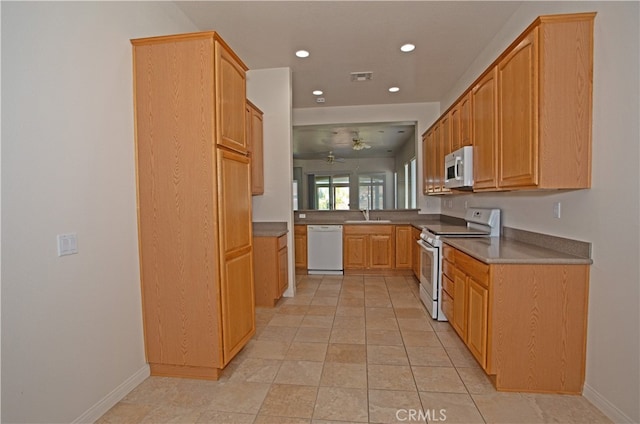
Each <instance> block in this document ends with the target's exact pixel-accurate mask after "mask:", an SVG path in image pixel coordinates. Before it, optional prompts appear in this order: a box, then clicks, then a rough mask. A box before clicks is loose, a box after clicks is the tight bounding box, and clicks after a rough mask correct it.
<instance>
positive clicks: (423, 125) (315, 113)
mask: <svg viewBox="0 0 640 424" xmlns="http://www.w3.org/2000/svg"><path fill="white" fill-rule="evenodd" d="M439 116H440V103H402V104H391V105H368V106H339V107H314V108H298V109H294V110H293V125H296V126H297V125H320V124H350V123H367V122H396V121H398V122H399V121H415V122H417V126H416V150H415V151H416V157H417V158H422V142H421V141H422V133H423V132H425V131H426V130H427V128H429V126H431V124H433V123H434V122H435V120H436V119H437V118H438V117H439ZM417 176H418V179H419V180H421V179H422V160H419V161H418V172H417ZM418 190H422V184H421V183H420V182H419V183H418ZM418 208H420V209H421V211H420V212H421V213H439V212H440V199H438V198H433V197H430V198H427V197H425V196H418Z"/></svg>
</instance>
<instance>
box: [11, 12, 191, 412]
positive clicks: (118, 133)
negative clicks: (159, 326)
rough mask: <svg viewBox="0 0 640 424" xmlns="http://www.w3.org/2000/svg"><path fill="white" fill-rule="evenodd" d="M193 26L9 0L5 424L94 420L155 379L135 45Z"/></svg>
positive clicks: (170, 16) (157, 16) (163, 16)
mask: <svg viewBox="0 0 640 424" xmlns="http://www.w3.org/2000/svg"><path fill="white" fill-rule="evenodd" d="M194 29H195V28H194V27H193V24H191V23H190V21H188V20H187V19H186V18H185V17H184V15H183V14H182V13H181V12H180V10H179V9H177V8H176V7H175V5H174V4H173V3H168V2H167V3H155V4H154V3H146V2H95V3H94V2H85V3H81V2H38V3H36V2H3V3H2V206H3V209H2V422H71V421H73V420H75V419H79V418H80V419H82V420H83V421H85V422H90V421H93V420H95V419H96V418H98V417H99V416H100V415H101V414H102V413H103V412H105V411H106V409H105V408H109V407H110V406H111V405H112V404H113V402H115V401H117V400H118V399H117V398H118V397H119V396H120V397H121V396H123V395H124V394H126V393H127V391H129V390H131V389H132V388H133V387H135V385H136V384H137V383H139V382H140V380H141V379H143V378H144V377H145V376H146V375H148V367H147V365H146V363H145V357H144V350H143V336H142V314H141V306H140V302H141V300H140V285H139V284H140V283H139V268H138V244H137V243H138V239H137V225H136V194H135V170H134V144H133V101H132V70H131V69H132V67H131V45H130V43H129V39H130V38H136V37H143V36H151V35H160V34H167V33H174V32H187V31H193V30H194ZM66 232H77V234H78V247H79V253H78V254H77V255H72V256H64V257H58V256H57V254H56V234H60V233H66Z"/></svg>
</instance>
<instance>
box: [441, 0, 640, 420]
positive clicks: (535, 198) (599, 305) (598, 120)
mask: <svg viewBox="0 0 640 424" xmlns="http://www.w3.org/2000/svg"><path fill="white" fill-rule="evenodd" d="M638 5H639V4H638V2H626V3H616V2H598V3H596V2H554V3H542V2H525V3H524V4H523V5H522V6H521V7H520V8H519V9H518V11H517V12H516V13H515V14H514V15H513V16H512V17H511V18H510V20H509V21H508V23H507V24H506V25H505V27H504V28H503V30H501V31H500V33H499V34H497V36H496V37H495V39H494V40H493V41H492V42H491V43H490V44H489V45H488V46H487V47H486V49H485V50H484V51H483V52H481V53H480V54H479V56H478V57H477V59H476V60H475V62H474V63H473V65H472V66H471V67H470V68H469V69H468V70H467V72H466V73H465V75H464V77H463V78H462V79H461V80H460V81H459V82H458V85H457V87H456V88H455V89H453V90H452V91H451V92H450V93H449V94H448V95H447V96H446V98H445V99H443V103H442V105H443V109H442V110H445V109H446V108H447V107H448V106H449V105H450V104H451V103H452V102H453V101H454V100H455V99H456V98H457V97H458V96H459V95H460V94H461V93H462V91H463V90H464V89H465V88H466V87H467V86H468V85H469V84H471V82H473V80H474V79H475V78H476V77H477V76H478V75H480V73H481V72H482V71H483V70H484V69H485V68H486V67H487V66H488V65H489V64H490V63H491V62H492V61H493V60H494V59H495V58H496V57H497V56H498V55H499V54H500V53H501V52H502V50H503V49H504V48H505V47H506V46H507V45H508V44H509V43H510V42H511V41H512V40H513V39H514V38H515V37H516V36H517V35H518V34H519V33H520V32H521V31H522V30H523V29H524V28H525V27H526V26H528V25H529V24H530V23H531V22H532V21H533V20H534V19H535V18H536V17H537V16H538V15H543V14H554V13H565V12H578V11H581V12H587V11H597V12H598V15H597V17H596V21H595V46H594V49H595V52H594V53H595V66H594V86H593V102H594V103H593V105H594V111H593V173H592V181H593V184H592V188H591V189H590V190H581V191H565V192H558V191H551V192H548V193H517V194H516V193H513V194H509V193H503V194H493V195H492V194H475V195H465V196H453V197H449V198H448V199H452V200H453V202H452V203H453V205H452V208H446V207H445V208H443V209H442V212H443V213H445V214H449V215H455V216H463V215H464V205H465V202H467V203H468V205H469V206H492V207H500V208H501V209H502V211H503V219H504V225H506V226H509V227H515V228H522V229H526V230H531V231H538V232H543V233H548V234H553V235H557V236H563V237H569V238H574V239H579V240H584V241H588V242H591V243H593V261H594V264H593V266H592V267H591V285H590V296H589V322H588V326H589V330H588V341H587V373H586V385H585V391H584V395H585V396H586V397H587V398H589V399H590V400H591V401H592V402H593V403H595V404H596V405H597V406H598V407H599V408H600V409H601V410H603V411H604V412H605V413H607V414H608V415H609V417H611V418H612V419H614V420H615V421H616V422H640V412H639V409H638V408H639V404H640V402H638V399H640V389H639V384H640V383H639V379H640V369H639V359H638V358H640V350H639V348H638V345H639V335H640V330H639V322H640V317H639V315H638V304H639V301H640V295H639V286H640V283H639V281H640V276H639V269H638V257H640V251H639V247H638V244H639V236H640V230H639V225H638V224H639V216H640V215H639V210H638V204H639V192H640V176H639V172H638V169H639V166H638V159H639V158H640V153H639V141H638V140H639V139H640V132H639V129H638V125H639V116H640V109H639V104H638V94H639V92H640V90H639V86H638V75H639V74H640V69H639V65H638V63H639V56H638V52H639V46H638V42H639V40H640V34H639V30H638V28H639V26H640V22H639V7H638ZM554 202H561V205H562V217H561V219H555V218H553V203H554Z"/></svg>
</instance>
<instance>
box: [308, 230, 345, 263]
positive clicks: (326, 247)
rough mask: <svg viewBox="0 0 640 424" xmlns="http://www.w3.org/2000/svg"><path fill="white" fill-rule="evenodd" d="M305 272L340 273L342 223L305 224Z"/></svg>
mask: <svg viewBox="0 0 640 424" xmlns="http://www.w3.org/2000/svg"><path fill="white" fill-rule="evenodd" d="M307 268H308V269H307V272H308V273H309V274H337V275H342V274H343V273H344V269H343V267H342V225H308V226H307Z"/></svg>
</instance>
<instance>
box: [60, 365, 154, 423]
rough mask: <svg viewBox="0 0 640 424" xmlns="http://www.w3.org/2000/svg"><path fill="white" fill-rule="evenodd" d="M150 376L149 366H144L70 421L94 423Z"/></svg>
mask: <svg viewBox="0 0 640 424" xmlns="http://www.w3.org/2000/svg"><path fill="white" fill-rule="evenodd" d="M150 375H151V370H150V368H149V364H145V365H144V366H143V367H142V368H140V369H139V370H138V371H136V372H135V373H134V374H133V375H132V376H131V377H129V378H127V379H126V380H125V381H124V382H123V383H122V384H120V385H119V386H118V387H116V388H115V389H113V390H112V391H111V393H109V394H108V395H106V396H105V397H103V398H102V399H100V401H98V402H97V403H96V404H95V405H93V406H92V407H91V408H89V409H88V410H87V411H85V413H84V414H82V415H80V416H79V417H78V418H76V419H75V420H73V421H72V424H80V423H94V422H96V421H97V420H98V418H100V417H101V416H103V415H104V414H105V412H107V411H108V410H109V409H111V408H112V407H113V406H114V405H115V404H116V403H118V402H120V401H121V400H122V399H123V398H124V397H125V396H126V395H127V394H129V392H130V391H132V390H133V389H135V388H136V387H138V385H139V384H140V383H142V382H143V381H144V380H146V379H147V377H149V376H150Z"/></svg>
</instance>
